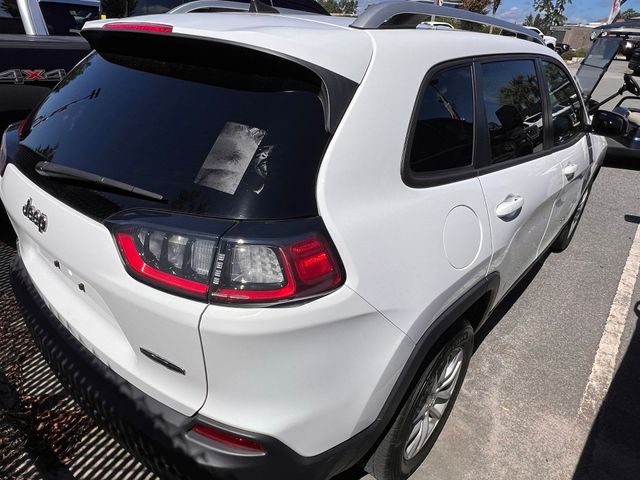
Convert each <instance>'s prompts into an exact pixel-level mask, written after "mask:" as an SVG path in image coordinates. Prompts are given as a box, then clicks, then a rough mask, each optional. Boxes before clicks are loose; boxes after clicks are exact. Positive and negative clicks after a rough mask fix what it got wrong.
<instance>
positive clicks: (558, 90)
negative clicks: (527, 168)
mask: <svg viewBox="0 0 640 480" xmlns="http://www.w3.org/2000/svg"><path fill="white" fill-rule="evenodd" d="M542 69H543V71H544V76H545V81H546V83H547V87H548V89H549V99H550V103H551V105H550V106H551V118H552V119H553V123H552V124H551V128H552V131H553V145H554V146H558V145H564V144H565V143H568V142H570V141H571V140H573V139H574V138H575V137H576V136H578V135H580V134H581V133H582V132H583V131H584V110H583V107H582V103H581V101H580V94H579V93H578V91H577V90H576V88H575V87H574V86H573V83H572V82H571V79H570V78H569V76H568V75H567V74H566V73H565V72H563V71H562V69H561V68H560V67H559V66H557V65H556V64H554V63H551V62H545V61H543V62H542Z"/></svg>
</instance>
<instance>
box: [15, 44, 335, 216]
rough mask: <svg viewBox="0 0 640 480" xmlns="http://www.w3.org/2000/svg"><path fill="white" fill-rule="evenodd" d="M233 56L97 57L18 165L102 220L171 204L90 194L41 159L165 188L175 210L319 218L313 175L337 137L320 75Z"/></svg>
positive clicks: (52, 109) (69, 84) (50, 109)
mask: <svg viewBox="0 0 640 480" xmlns="http://www.w3.org/2000/svg"><path fill="white" fill-rule="evenodd" d="M208 43H211V42H208ZM163 50H164V49H157V55H159V56H160V55H162V54H161V53H159V52H162V51H163ZM234 52H235V53H234V55H230V56H229V58H225V54H224V52H222V51H218V54H217V55H213V52H208V55H205V53H207V52H200V53H201V54H202V55H196V54H195V53H196V52H194V58H196V57H199V56H200V57H202V58H203V59H205V58H206V59H208V61H209V63H210V65H194V64H185V63H179V62H177V61H174V59H173V58H166V57H165V58H149V57H144V58H141V57H132V56H127V55H120V54H112V53H95V52H94V53H93V54H92V55H90V56H89V57H88V58H87V59H86V60H84V61H83V62H82V63H81V64H79V65H78V66H77V67H76V68H75V69H74V70H73V71H72V72H71V73H69V75H68V76H67V77H66V78H65V79H64V80H63V81H62V82H61V83H60V84H58V86H57V87H56V88H55V89H54V90H53V92H52V93H51V95H50V96H49V97H48V98H47V99H46V100H45V102H44V103H43V104H42V106H40V107H39V109H38V110H37V111H36V112H35V114H34V116H33V120H32V123H31V129H30V131H29V133H28V134H27V135H26V137H25V138H24V139H23V141H22V142H21V145H22V146H23V147H27V148H28V152H27V153H26V154H25V155H23V156H22V157H21V163H20V164H19V165H18V166H19V168H21V170H23V171H24V173H25V174H26V175H28V176H30V177H31V178H32V179H34V181H35V182H36V183H38V184H39V185H40V186H41V187H42V188H45V189H46V190H50V191H51V193H52V194H53V195H55V196H56V197H57V198H60V199H61V200H63V201H65V202H66V203H68V204H71V205H72V206H73V207H75V208H76V209H78V210H80V211H82V212H84V213H86V214H88V215H91V216H93V217H95V218H105V216H107V215H109V214H112V213H116V212H118V211H120V210H123V209H126V208H134V207H148V208H158V207H161V208H163V207H162V206H161V205H160V206H159V205H158V203H157V202H152V201H149V200H145V199H137V198H129V197H126V196H123V195H119V194H118V193H117V192H97V191H93V192H92V195H93V196H92V197H91V198H89V197H88V196H87V194H86V192H87V191H88V190H91V187H90V186H87V185H74V184H69V183H65V182H61V181H60V180H57V181H56V180H52V179H47V178H44V177H42V176H39V175H34V166H35V164H36V163H37V161H40V160H43V159H44V160H49V161H51V162H55V163H57V164H60V165H64V166H67V167H71V168H76V169H80V170H84V171H87V172H90V173H94V174H97V175H102V176H105V177H108V178H110V179H113V180H117V181H120V182H125V183H128V184H130V185H135V186H136V187H139V188H141V189H144V190H147V191H151V192H157V193H158V194H159V195H162V196H163V197H164V198H165V199H166V200H167V204H166V207H164V208H166V209H169V210H172V211H178V212H184V213H192V214H200V215H208V216H213V217H220V218H234V219H273V218H293V217H302V216H310V215H314V214H316V212H317V208H316V202H315V179H316V174H317V170H318V167H319V163H320V159H321V158H322V155H323V154H324V149H325V147H326V144H327V142H328V140H329V138H330V135H329V134H328V133H327V131H326V130H325V119H324V110H323V104H322V101H321V99H320V88H321V87H320V81H319V79H317V77H314V76H313V75H312V74H310V73H309V72H308V71H307V70H306V69H304V68H303V67H297V68H298V69H296V68H294V67H292V66H290V65H289V63H290V62H288V61H284V60H280V63H277V62H276V61H275V59H274V60H273V61H271V62H270V63H269V62H267V61H265V63H269V64H270V71H269V72H268V73H267V72H266V71H265V70H259V71H258V70H257V69H258V68H259V67H258V66H255V63H254V64H253V65H254V66H253V67H252V66H249V65H247V62H246V59H245V58H243V56H242V51H241V50H236V51H234ZM177 57H179V58H186V56H185V55H184V54H183V55H178V56H177ZM263 67H264V65H263ZM300 69H302V70H300ZM22 150H27V149H25V148H23V149H22ZM98 197H100V198H98Z"/></svg>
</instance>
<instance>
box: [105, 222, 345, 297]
mask: <svg viewBox="0 0 640 480" xmlns="http://www.w3.org/2000/svg"><path fill="white" fill-rule="evenodd" d="M106 224H107V226H108V227H109V228H110V229H111V231H112V233H113V236H114V238H115V242H116V245H117V247H118V250H119V251H120V256H121V258H122V260H123V262H124V264H125V266H126V269H127V271H128V272H129V274H130V275H131V276H133V277H134V278H136V279H138V280H140V281H142V282H144V283H147V284H149V285H151V286H153V287H156V288H159V289H162V290H166V291H168V292H170V293H174V294H177V295H182V296H187V297H190V298H195V299H199V300H203V301H205V300H209V301H211V302H215V303H223V304H230V305H242V304H252V305H273V304H277V303H280V302H290V301H293V300H301V299H309V298H312V297H317V296H320V295H324V294H327V293H329V292H331V291H332V290H334V289H336V288H337V287H339V286H340V285H341V284H342V283H344V278H345V276H344V273H343V269H342V265H341V263H340V261H339V258H338V255H337V253H336V252H335V249H334V247H333V246H332V244H331V243H330V241H329V240H328V237H327V234H326V230H325V229H324V225H323V224H322V220H321V219H320V218H318V217H316V218H308V219H299V220H289V221H281V222H233V221H227V220H216V219H207V218H203V217H192V216H183V215H172V214H165V213H158V212H150V211H142V210H141V211H138V212H135V211H130V212H125V213H123V214H118V215H116V216H115V217H112V218H111V219H110V220H108V221H107V222H106ZM201 232H208V233H201Z"/></svg>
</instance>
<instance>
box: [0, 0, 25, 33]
mask: <svg viewBox="0 0 640 480" xmlns="http://www.w3.org/2000/svg"><path fill="white" fill-rule="evenodd" d="M0 33H24V26H23V25H22V20H20V12H19V11H18V2H17V1H16V0H0Z"/></svg>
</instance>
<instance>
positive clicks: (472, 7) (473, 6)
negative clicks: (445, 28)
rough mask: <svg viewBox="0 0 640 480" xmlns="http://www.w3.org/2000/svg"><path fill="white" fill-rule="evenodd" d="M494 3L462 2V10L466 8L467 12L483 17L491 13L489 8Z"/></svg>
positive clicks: (478, 0)
mask: <svg viewBox="0 0 640 480" xmlns="http://www.w3.org/2000/svg"><path fill="white" fill-rule="evenodd" d="M492 3H494V2H492V0H462V3H461V6H462V8H464V9H465V10H469V11H470V12H476V13H482V14H483V15H486V14H487V13H489V7H490V6H491V4H492ZM498 5H500V1H498ZM496 9H497V7H496ZM494 11H495V10H494Z"/></svg>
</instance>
